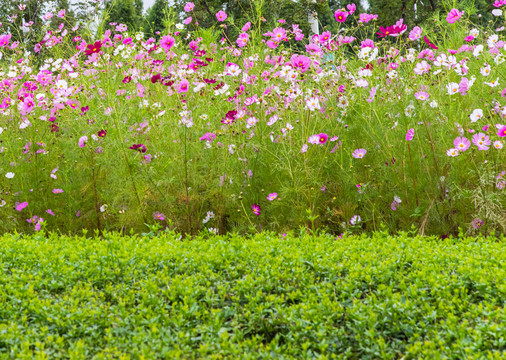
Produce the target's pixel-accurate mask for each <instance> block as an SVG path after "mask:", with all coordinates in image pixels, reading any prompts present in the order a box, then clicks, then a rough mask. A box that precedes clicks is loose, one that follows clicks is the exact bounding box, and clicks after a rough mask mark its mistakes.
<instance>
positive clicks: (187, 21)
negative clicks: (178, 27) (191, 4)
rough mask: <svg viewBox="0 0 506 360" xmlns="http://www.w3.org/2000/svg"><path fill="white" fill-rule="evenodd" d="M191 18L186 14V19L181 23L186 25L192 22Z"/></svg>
mask: <svg viewBox="0 0 506 360" xmlns="http://www.w3.org/2000/svg"><path fill="white" fill-rule="evenodd" d="M192 20H193V18H192V17H191V16H188V17H187V18H186V19H184V21H183V23H184V24H185V25H188V24H190V23H191V22H192Z"/></svg>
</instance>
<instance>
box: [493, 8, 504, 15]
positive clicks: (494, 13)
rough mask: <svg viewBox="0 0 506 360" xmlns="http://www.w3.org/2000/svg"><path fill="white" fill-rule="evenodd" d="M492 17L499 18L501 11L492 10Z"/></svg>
mask: <svg viewBox="0 0 506 360" xmlns="http://www.w3.org/2000/svg"><path fill="white" fill-rule="evenodd" d="M492 15H494V16H501V15H502V10H501V9H494V10H492Z"/></svg>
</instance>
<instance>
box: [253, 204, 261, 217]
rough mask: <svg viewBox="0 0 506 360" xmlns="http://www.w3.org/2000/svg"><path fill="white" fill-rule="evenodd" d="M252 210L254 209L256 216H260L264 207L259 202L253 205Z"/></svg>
mask: <svg viewBox="0 0 506 360" xmlns="http://www.w3.org/2000/svg"><path fill="white" fill-rule="evenodd" d="M251 210H253V214H255V215H256V216H259V215H260V213H261V212H262V208H261V207H260V205H258V204H253V205H251Z"/></svg>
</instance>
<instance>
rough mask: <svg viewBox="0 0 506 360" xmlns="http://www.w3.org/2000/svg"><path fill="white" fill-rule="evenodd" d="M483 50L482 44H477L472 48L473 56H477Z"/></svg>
mask: <svg viewBox="0 0 506 360" xmlns="http://www.w3.org/2000/svg"><path fill="white" fill-rule="evenodd" d="M482 52H483V45H478V46H476V47H475V48H474V50H473V55H474V56H479V55H480V54H481V53H482Z"/></svg>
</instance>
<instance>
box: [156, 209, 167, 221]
mask: <svg viewBox="0 0 506 360" xmlns="http://www.w3.org/2000/svg"><path fill="white" fill-rule="evenodd" d="M153 219H155V220H160V221H164V220H165V215H164V214H162V213H161V212H159V211H155V212H154V213H153Z"/></svg>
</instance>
